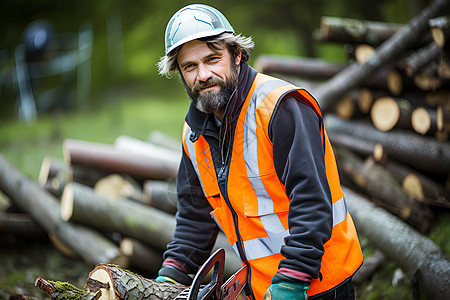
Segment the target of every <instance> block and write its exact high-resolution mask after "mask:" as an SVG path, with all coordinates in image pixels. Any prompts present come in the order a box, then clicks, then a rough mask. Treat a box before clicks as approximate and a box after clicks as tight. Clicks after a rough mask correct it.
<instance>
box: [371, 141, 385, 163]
mask: <svg viewBox="0 0 450 300" xmlns="http://www.w3.org/2000/svg"><path fill="white" fill-rule="evenodd" d="M373 158H374V159H375V161H381V160H383V158H384V150H383V145H381V144H380V143H377V144H375V146H374V147H373Z"/></svg>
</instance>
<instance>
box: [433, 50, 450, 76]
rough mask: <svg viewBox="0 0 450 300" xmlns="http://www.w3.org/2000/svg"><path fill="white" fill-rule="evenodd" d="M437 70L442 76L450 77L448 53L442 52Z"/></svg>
mask: <svg viewBox="0 0 450 300" xmlns="http://www.w3.org/2000/svg"><path fill="white" fill-rule="evenodd" d="M436 72H437V74H438V76H439V77H440V78H444V79H449V78H450V57H449V55H448V54H446V53H441V55H440V56H439V58H438V61H437V67H436Z"/></svg>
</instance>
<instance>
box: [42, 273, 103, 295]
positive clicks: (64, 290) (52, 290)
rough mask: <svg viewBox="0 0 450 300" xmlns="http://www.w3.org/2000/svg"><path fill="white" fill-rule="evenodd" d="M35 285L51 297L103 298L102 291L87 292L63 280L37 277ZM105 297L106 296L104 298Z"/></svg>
mask: <svg viewBox="0 0 450 300" xmlns="http://www.w3.org/2000/svg"><path fill="white" fill-rule="evenodd" d="M34 285H35V286H37V287H38V288H40V289H41V290H42V291H44V292H45V293H46V294H47V295H49V296H50V298H51V299H65V300H71V299H73V300H98V299H101V291H100V290H98V291H95V292H86V291H83V290H81V289H79V288H77V287H76V286H74V285H72V284H70V283H68V282H61V281H50V280H46V279H44V278H41V277H38V278H36V280H35V282H34ZM104 299H105V298H104Z"/></svg>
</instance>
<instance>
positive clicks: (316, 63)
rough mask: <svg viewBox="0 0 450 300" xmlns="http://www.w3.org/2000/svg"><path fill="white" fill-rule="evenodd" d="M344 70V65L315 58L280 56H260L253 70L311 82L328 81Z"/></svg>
mask: <svg viewBox="0 0 450 300" xmlns="http://www.w3.org/2000/svg"><path fill="white" fill-rule="evenodd" d="M344 68H345V65H344V64H338V63H330V62H326V61H324V60H321V59H317V58H305V57H290V56H280V55H260V56H258V58H257V59H256V61H255V69H257V70H258V71H260V72H262V73H267V74H274V73H281V74H286V75H292V76H297V77H300V78H308V79H311V80H321V79H329V78H331V77H332V76H334V75H336V74H337V73H339V72H340V71H342V70H343V69H344Z"/></svg>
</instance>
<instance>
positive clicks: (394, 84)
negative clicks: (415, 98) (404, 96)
mask: <svg viewBox="0 0 450 300" xmlns="http://www.w3.org/2000/svg"><path fill="white" fill-rule="evenodd" d="M387 81H388V89H389V91H390V92H391V93H392V94H393V95H394V96H399V95H400V94H401V93H402V91H403V78H402V75H401V74H400V72H398V71H396V70H391V71H390V72H389V74H388V79H387Z"/></svg>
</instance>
